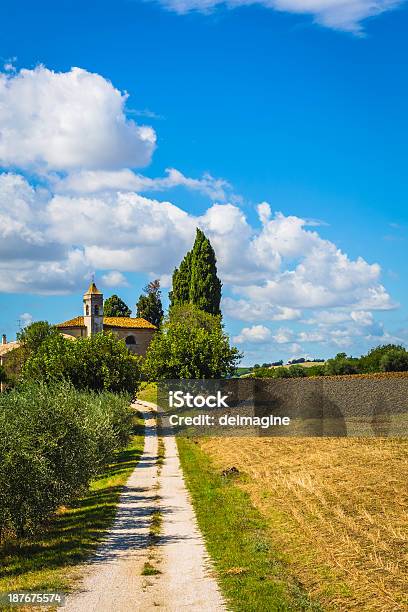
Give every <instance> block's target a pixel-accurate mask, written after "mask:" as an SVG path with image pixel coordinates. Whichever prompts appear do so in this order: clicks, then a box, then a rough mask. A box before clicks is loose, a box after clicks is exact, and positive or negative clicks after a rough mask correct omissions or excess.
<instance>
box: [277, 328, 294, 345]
mask: <svg viewBox="0 0 408 612" xmlns="http://www.w3.org/2000/svg"><path fill="white" fill-rule="evenodd" d="M294 335H295V334H294V332H293V331H292V330H291V329H289V328H287V327H281V328H279V329H278V330H277V332H276V333H275V334H274V336H273V339H274V340H275V342H276V343H277V344H288V342H292V341H293V338H294Z"/></svg>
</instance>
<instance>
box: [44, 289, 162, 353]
mask: <svg viewBox="0 0 408 612" xmlns="http://www.w3.org/2000/svg"><path fill="white" fill-rule="evenodd" d="M83 312H84V314H83V316H79V317H75V318H74V319H70V320H69V321H64V323H58V324H57V325H56V327H57V328H58V329H59V331H60V332H61V333H62V334H64V335H67V336H72V337H73V338H87V337H88V336H92V335H93V334H97V333H99V332H101V331H110V332H113V333H114V334H115V335H116V336H117V337H118V338H120V339H123V340H124V341H125V342H126V346H127V347H128V349H129V350H130V351H131V352H132V353H134V354H135V355H142V356H144V355H145V354H146V350H147V347H148V346H149V344H150V341H151V340H152V338H153V334H154V332H155V331H156V329H157V328H156V326H155V325H153V324H152V323H149V321H146V319H141V318H139V317H137V318H132V317H104V316H103V294H102V293H101V291H99V289H98V288H97V287H96V285H95V283H94V282H92V283H91V284H90V286H89V289H88V291H87V292H86V293H85V294H84V311H83Z"/></svg>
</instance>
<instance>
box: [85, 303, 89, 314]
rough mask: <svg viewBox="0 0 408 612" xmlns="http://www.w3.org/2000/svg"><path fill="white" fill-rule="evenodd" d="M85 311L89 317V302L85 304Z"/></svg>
mask: <svg viewBox="0 0 408 612" xmlns="http://www.w3.org/2000/svg"><path fill="white" fill-rule="evenodd" d="M85 312H86V316H87V317H88V316H89V304H87V305H86V306H85Z"/></svg>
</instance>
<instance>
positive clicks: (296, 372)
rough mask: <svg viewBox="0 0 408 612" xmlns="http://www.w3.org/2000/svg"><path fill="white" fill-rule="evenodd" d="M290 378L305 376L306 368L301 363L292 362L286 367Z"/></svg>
mask: <svg viewBox="0 0 408 612" xmlns="http://www.w3.org/2000/svg"><path fill="white" fill-rule="evenodd" d="M288 371H289V375H290V377H291V378H303V377H305V376H307V368H304V367H303V366H301V365H297V364H293V365H291V366H290V367H289V368H288Z"/></svg>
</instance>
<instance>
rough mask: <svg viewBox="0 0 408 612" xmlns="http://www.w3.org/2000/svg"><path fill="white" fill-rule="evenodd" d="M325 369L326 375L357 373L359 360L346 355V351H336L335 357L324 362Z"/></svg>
mask: <svg viewBox="0 0 408 612" xmlns="http://www.w3.org/2000/svg"><path fill="white" fill-rule="evenodd" d="M325 371H326V374H327V375H328V376H339V375H342V374H359V372H360V361H359V359H355V358H353V357H347V355H346V353H337V355H336V357H334V358H333V359H329V360H328V361H327V362H326V368H325Z"/></svg>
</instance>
